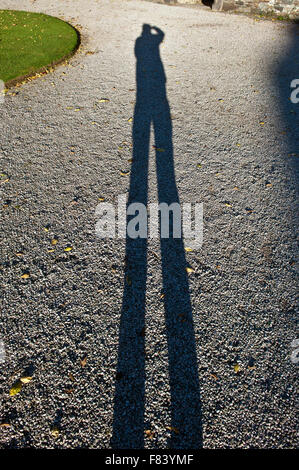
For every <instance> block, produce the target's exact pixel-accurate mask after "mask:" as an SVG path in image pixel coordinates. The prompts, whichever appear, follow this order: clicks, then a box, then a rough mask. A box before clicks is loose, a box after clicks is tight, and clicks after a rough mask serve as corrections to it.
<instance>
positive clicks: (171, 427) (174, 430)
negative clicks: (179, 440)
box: [166, 426, 180, 434]
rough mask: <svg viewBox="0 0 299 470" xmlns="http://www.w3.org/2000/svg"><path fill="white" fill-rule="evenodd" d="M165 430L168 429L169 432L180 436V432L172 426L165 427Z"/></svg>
mask: <svg viewBox="0 0 299 470" xmlns="http://www.w3.org/2000/svg"><path fill="white" fill-rule="evenodd" d="M166 429H168V430H169V431H173V432H175V433H176V434H180V431H179V430H178V428H175V427H173V426H166Z"/></svg>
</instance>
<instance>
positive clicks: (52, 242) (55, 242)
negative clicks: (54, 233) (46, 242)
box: [51, 238, 58, 246]
mask: <svg viewBox="0 0 299 470" xmlns="http://www.w3.org/2000/svg"><path fill="white" fill-rule="evenodd" d="M57 243H58V240H57V238H53V240H51V245H53V246H54V245H57Z"/></svg>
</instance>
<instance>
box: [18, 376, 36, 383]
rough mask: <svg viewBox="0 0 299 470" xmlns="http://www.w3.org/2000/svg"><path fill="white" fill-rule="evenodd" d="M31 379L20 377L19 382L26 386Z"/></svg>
mask: <svg viewBox="0 0 299 470" xmlns="http://www.w3.org/2000/svg"><path fill="white" fill-rule="evenodd" d="M32 379H33V377H21V378H20V381H21V382H22V384H28V383H29V382H30V381H31V380H32Z"/></svg>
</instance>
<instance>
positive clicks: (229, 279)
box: [0, 0, 299, 449]
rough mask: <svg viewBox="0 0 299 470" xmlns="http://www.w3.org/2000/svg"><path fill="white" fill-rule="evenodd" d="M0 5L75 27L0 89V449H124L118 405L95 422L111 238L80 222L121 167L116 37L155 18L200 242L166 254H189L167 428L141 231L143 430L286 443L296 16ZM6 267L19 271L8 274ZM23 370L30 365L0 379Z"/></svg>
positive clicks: (153, 260) (131, 98) (115, 317)
mask: <svg viewBox="0 0 299 470" xmlns="http://www.w3.org/2000/svg"><path fill="white" fill-rule="evenodd" d="M0 8H16V9H26V10H31V11H40V12H45V13H48V14H51V15H56V16H59V17H61V18H63V19H65V20H67V21H70V22H71V23H72V24H74V25H79V27H80V31H81V33H82V46H81V48H80V50H79V52H78V53H77V54H76V56H75V57H74V58H73V59H72V60H71V61H70V63H69V65H67V66H60V67H58V68H57V69H56V70H55V72H54V73H51V74H49V75H47V76H45V77H43V78H40V79H38V80H34V81H32V82H30V83H27V84H25V85H23V86H21V87H18V88H15V89H14V90H11V91H10V93H11V94H7V96H6V97H5V102H4V104H2V105H1V107H0V116H1V126H2V128H1V144H0V170H1V173H2V175H6V176H1V185H0V197H1V219H2V224H1V239H0V249H1V260H0V261H1V277H2V281H1V286H2V287H1V290H2V301H1V324H0V339H1V340H2V341H3V344H4V347H5V362H4V363H2V364H1V372H0V387H1V422H2V424H3V423H7V424H10V426H1V427H0V442H1V447H2V448H6V447H12V448H15V447H16V448H24V447H34V448H76V447H89V448H110V447H111V446H114V447H126V446H127V447H129V446H134V445H137V444H136V442H141V441H142V439H143V435H141V434H142V433H140V428H138V427H136V428H135V427H134V425H133V426H132V427H130V428H129V429H128V428H127V427H126V426H125V424H124V423H125V422H126V420H127V422H128V423H129V422H130V419H131V418H130V417H129V416H124V417H123V418H122V419H123V421H121V419H120V418H119V416H120V413H118V415H119V416H118V419H120V421H119V423H118V433H119V435H118V436H116V437H115V439H114V441H113V437H112V432H113V414H114V392H115V379H116V370H117V361H118V339H119V325H120V317H121V311H122V301H123V289H124V268H125V260H124V258H125V240H118V239H117V240H98V239H97V238H96V236H95V228H94V227H95V222H96V219H95V216H94V211H95V208H96V206H97V204H98V203H99V198H100V197H105V199H106V201H108V202H114V201H115V200H116V199H117V196H118V195H119V194H122V193H126V192H128V190H129V184H130V176H122V175H121V174H120V171H124V170H129V169H130V163H129V162H128V160H129V159H130V158H131V148H130V143H131V140H132V123H131V122H129V121H128V120H129V118H130V117H132V116H133V114H134V104H135V90H136V84H135V57H134V44H135V41H136V38H137V37H138V36H139V35H140V33H141V28H142V24H143V23H149V24H151V25H155V26H158V27H159V28H160V29H161V30H163V31H164V33H165V39H164V42H163V43H162V45H161V46H160V49H161V58H162V61H163V64H164V68H165V73H166V76H167V93H168V102H169V105H170V108H171V115H172V125H173V146H174V164H175V173H176V184H177V188H178V192H179V196H180V200H181V201H182V202H203V204H204V243H203V246H202V248H201V249H200V250H195V251H193V252H189V253H186V260H187V262H188V263H189V264H190V265H191V266H192V267H193V268H194V270H195V272H194V273H191V274H190V275H189V277H188V280H189V290H190V298H191V305H192V315H193V327H192V328H193V329H194V338H195V345H196V354H197V361H198V384H199V389H200V408H201V417H199V419H200V420H201V429H199V428H198V429H197V427H196V426H197V425H196V423H195V425H194V426H195V427H194V428H193V430H192V427H191V426H189V429H188V426H185V424H184V423H183V422H182V428H180V425H179V423H178V429H177V431H178V434H177V433H176V432H175V431H174V430H171V429H169V428H170V427H171V426H172V423H173V421H171V413H172V411H173V407H175V406H176V404H175V403H171V395H170V393H171V391H170V384H169V367H168V348H167V335H169V331H167V327H166V323H165V316H164V305H163V299H161V292H162V273H161V254H160V248H159V243H158V242H157V241H153V240H152V241H150V242H149V247H148V273H147V291H146V312H145V338H144V340H145V404H144V431H150V432H148V433H146V434H145V439H144V446H145V447H146V448H151V449H158V448H167V447H169V446H170V445H173V446H174V447H178V448H179V447H188V446H189V447H192V446H194V442H198V443H199V441H200V439H199V433H200V434H201V440H202V445H203V447H206V448H216V447H218V448H235V447H238V448H252V447H258V448H293V447H296V434H295V429H296V393H295V392H296V381H295V377H296V370H297V369H296V367H297V365H296V364H295V363H294V362H292V361H291V353H292V348H291V342H292V341H293V340H294V339H295V338H296V334H297V333H296V330H295V320H296V314H295V312H296V303H295V300H296V287H297V285H296V277H295V275H296V260H295V256H296V248H297V240H296V189H297V188H296V179H295V176H296V169H297V168H296V164H295V161H296V158H298V152H299V142H298V113H299V109H298V106H299V104H297V105H295V104H292V103H291V102H290V100H289V99H288V97H289V94H290V93H289V92H290V88H289V84H290V82H291V80H292V79H293V78H299V77H298V69H296V68H295V63H296V61H295V60H294V57H295V53H296V54H297V55H298V50H299V48H298V39H299V38H298V28H297V27H296V26H295V25H290V24H287V23H280V22H271V21H257V20H254V19H252V18H247V17H241V16H234V15H231V14H226V13H213V12H210V11H209V9H207V8H201V9H198V10H197V9H190V8H183V7H181V8H176V7H169V6H166V5H158V4H154V3H149V2H142V1H135V0H131V1H129V0H123V1H121V2H117V1H111V0H109V1H108V0H101V1H96V0H90V1H89V2H88V3H87V2H84V1H83V0H72V1H67V0H60V1H59V2H57V1H50V2H49V1H48V0H36V1H35V2H31V1H25V0H1V3H0ZM296 74H297V76H296ZM14 92H17V94H16V93H14ZM101 98H109V100H110V101H109V102H106V103H100V102H99V100H100V99H101ZM261 122H262V123H264V124H261ZM296 129H297V130H296ZM151 139H153V136H152V137H151ZM124 141H125V142H128V145H127V146H126V145H124V146H123V148H122V149H119V146H121V143H122V142H124ZM153 144H154V142H153V140H152V141H151V145H153ZM296 155H297V157H296ZM150 157H151V158H150V164H149V193H148V199H149V201H150V202H155V201H156V200H157V184H156V170H155V155H154V151H153V150H151V152H150ZM198 164H201V166H200V167H198ZM7 180H8V181H7ZM52 239H58V243H57V244H56V245H55V246H52V245H51V240H52ZM68 244H70V245H71V246H72V247H73V249H72V251H70V252H65V251H64V248H65V247H66V246H67V245H68ZM49 249H50V250H54V251H50V252H49ZM17 253H22V256H17ZM26 271H28V272H29V273H30V277H29V278H28V279H23V278H21V276H22V274H24V272H26ZM133 288H134V282H133ZM179 313H180V312H177V314H179ZM178 318H179V317H178ZM177 321H178V322H179V321H181V320H179V319H178V320H177ZM188 322H191V320H190V319H187V321H186V322H182V326H181V327H182V328H186V330H184V331H189V330H190V331H191V327H190V324H191V323H190V324H189V323H188ZM185 324H187V326H185ZM188 325H189V326H188ZM126 326H127V327H128V328H129V329H131V331H132V332H133V335H134V332H135V331H136V330H137V329H138V327H137V326H136V325H135V324H134V317H133V318H132V324H130V320H127V324H126ZM188 329H189V330H188ZM139 333H140V332H139ZM136 335H137V333H136ZM141 341H143V340H142V339H141ZM172 353H173V352H172V351H170V355H171V354H172ZM1 357H3V354H2V356H1ZM85 357H87V360H86V364H85V366H84V367H83V366H82V363H81V362H80V361H82V360H83V359H84V358H85ZM237 364H238V365H239V371H238V372H237V371H236V369H237V368H236V365H237ZM83 365H84V362H83ZM184 367H185V369H186V373H187V376H188V373H189V369H188V368H189V365H188V363H185V364H184ZM190 367H191V366H190ZM128 368H129V366H128ZM125 373H126V372H125V371H124V374H125ZM24 374H25V375H30V376H32V377H33V378H32V380H31V381H30V382H29V383H28V384H25V385H23V388H22V390H21V392H20V393H18V394H17V395H15V396H13V397H12V396H10V395H9V392H10V389H11V387H12V385H13V383H14V382H15V380H17V379H18V378H19V377H21V376H22V375H24ZM191 375H192V373H191ZM121 380H122V378H120V377H118V381H121ZM125 380H130V377H125ZM134 380H135V378H133V379H132V383H131V387H132V394H133V395H132V397H131V398H132V400H133V401H134V400H135V402H136V407H137V408H138V406H141V407H142V404H141V403H140V401H138V400H139V398H138V397H137V396H136V397H135V396H134V393H135V392H134ZM136 380H142V377H137V378H136ZM185 385H186V384H185ZM186 387H187V388H186V390H188V384H187V385H186ZM192 393H193V392H192V391H190V396H188V393H187V394H186V403H187V405H186V413H188V406H189V405H188V401H190V406H191V407H193V406H194V403H192V397H194V394H193V395H192ZM198 403H199V402H198ZM125 410H126V403H125V402H124V413H125ZM184 412H185V411H183V414H184ZM186 416H187V414H186V415H185V417H186ZM183 418H184V417H183ZM183 418H182V420H183ZM131 421H132V420H131ZM114 425H115V423H114ZM119 426H120V429H119ZM53 429H54V431H55V429H56V430H57V432H56V433H55V432H53ZM120 434H121V437H120ZM171 434H175V436H174V437H175V440H174V441H173V442H174V444H169V442H170V437H171ZM134 443H135V444H134ZM198 445H200V443H199V444H198Z"/></svg>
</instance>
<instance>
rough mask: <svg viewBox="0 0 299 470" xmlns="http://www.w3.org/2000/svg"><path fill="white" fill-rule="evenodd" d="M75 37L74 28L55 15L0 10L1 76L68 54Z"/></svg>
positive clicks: (10, 76)
mask: <svg viewBox="0 0 299 470" xmlns="http://www.w3.org/2000/svg"><path fill="white" fill-rule="evenodd" d="M78 41H79V37H78V33H77V32H76V30H75V29H74V28H73V27H72V26H70V25H69V24H68V23H65V22H64V21H62V20H59V19H58V18H54V17H52V16H48V15H43V14H41V13H29V12H26V11H15V10H0V79H1V80H3V81H4V82H9V81H11V80H13V79H16V78H18V77H23V76H27V75H32V74H34V73H35V72H36V71H38V70H40V69H42V68H43V67H45V66H47V65H51V64H53V63H55V62H58V61H59V60H61V59H62V58H64V57H65V56H68V55H70V54H71V53H72V52H73V51H74V49H76V46H77V45H78Z"/></svg>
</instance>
